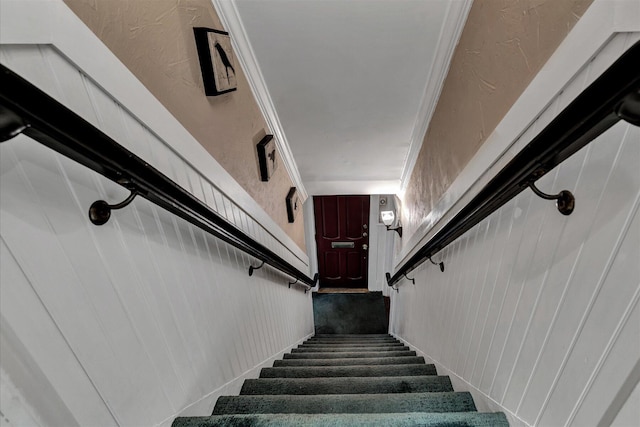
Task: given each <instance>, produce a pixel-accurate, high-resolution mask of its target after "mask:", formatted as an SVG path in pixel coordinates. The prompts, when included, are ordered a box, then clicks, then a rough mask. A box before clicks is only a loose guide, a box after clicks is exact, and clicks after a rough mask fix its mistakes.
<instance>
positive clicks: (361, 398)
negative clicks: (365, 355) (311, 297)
mask: <svg viewBox="0 0 640 427" xmlns="http://www.w3.org/2000/svg"><path fill="white" fill-rule="evenodd" d="M475 410H476V406H475V404H474V403H473V398H472V397H471V394H470V393H469V392H447V393H410V394H367V395H361V394H334V395H321V396H318V395H312V396H296V395H280V396H221V397H219V398H218V401H217V402H216V406H215V407H214V409H213V415H220V414H323V413H324V414H357V413H362V414H367V413H368V414H371V413H385V412H391V413H401V412H436V413H437V412H468V411H475Z"/></svg>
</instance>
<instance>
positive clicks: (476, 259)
mask: <svg viewBox="0 0 640 427" xmlns="http://www.w3.org/2000/svg"><path fill="white" fill-rule="evenodd" d="M630 40H632V38H631V37H627V36H626V35H625V34H621V35H619V36H618V37H616V38H615V39H613V40H612V42H611V43H609V44H608V45H607V47H606V48H605V49H603V50H602V52H601V53H600V54H599V56H600V55H603V56H605V57H606V56H609V55H620V54H621V53H622V52H623V51H624V50H625V49H626V48H628V47H629V41H630ZM598 64H599V58H598V57H596V58H594V59H593V61H592V62H591V63H590V64H588V65H587V66H586V67H585V68H584V69H583V70H582V71H581V73H580V74H579V75H578V76H577V77H576V78H575V79H574V80H573V81H572V82H571V83H570V84H569V85H568V86H567V88H566V90H565V91H564V92H563V93H562V94H560V95H559V96H558V98H556V99H555V100H553V102H551V103H550V104H549V106H548V108H547V110H546V111H545V112H544V113H543V114H542V115H541V116H540V117H539V118H538V119H537V120H536V121H535V122H533V124H532V125H531V126H530V127H529V128H528V129H526V131H525V132H524V133H523V134H522V136H521V138H524V139H525V140H530V139H531V137H533V136H535V135H536V134H537V133H538V132H539V131H540V130H541V129H542V127H543V126H544V125H545V124H546V123H548V121H549V120H550V119H552V118H553V117H554V116H555V115H556V114H557V113H558V112H559V111H561V109H562V108H564V106H566V105H567V104H568V102H569V101H570V100H571V99H572V98H573V97H574V96H575V95H576V94H577V93H579V92H580V90H582V89H583V88H584V87H585V84H586V82H589V81H592V80H593V77H594V76H593V75H592V73H594V70H599V65H598ZM600 71H601V70H599V71H598V72H600ZM639 142H640V128H638V127H634V126H632V125H629V124H627V123H624V122H621V123H618V124H617V125H615V126H614V127H613V128H611V129H609V130H608V131H607V132H606V133H604V134H603V135H601V136H600V137H599V138H598V139H597V140H596V141H594V142H593V143H591V144H589V145H588V146H587V147H585V148H584V149H582V150H581V151H579V152H578V153H576V154H575V155H574V156H573V157H571V158H570V159H568V160H567V161H565V162H564V163H562V164H561V165H560V166H558V167H557V168H556V169H555V170H553V171H552V172H550V173H549V174H547V175H546V176H544V177H543V178H542V179H541V180H539V181H538V187H539V188H540V189H541V190H542V191H545V192H547V193H557V192H559V191H560V190H563V189H569V190H571V191H572V192H573V193H574V195H575V196H576V209H575V211H574V212H573V214H572V215H571V216H567V217H565V216H563V215H561V214H560V213H558V212H557V210H556V209H555V206H554V203H553V202H549V201H546V200H542V199H540V198H538V197H536V196H535V195H533V193H532V192H531V191H525V192H523V193H521V194H519V195H518V196H517V197H515V198H514V199H513V200H511V201H510V202H509V203H507V204H506V205H504V206H503V207H502V208H501V209H500V210H498V211H497V212H495V213H494V214H493V215H491V216H489V217H488V218H486V219H485V220H484V221H482V222H481V223H480V224H478V225H477V226H476V227H474V228H473V229H472V230H470V231H469V232H467V233H466V234H465V235H463V236H462V237H460V238H459V239H457V240H456V241H455V242H454V243H452V244H451V245H450V246H449V247H447V248H446V249H445V250H444V251H442V252H441V253H439V254H437V255H436V256H435V257H434V258H435V260H436V261H440V260H441V259H442V260H444V262H445V265H446V270H445V272H444V273H441V272H440V271H439V269H438V268H437V267H435V266H432V265H431V264H429V263H424V264H423V265H422V266H421V267H419V268H418V269H417V270H416V271H415V278H416V286H411V284H410V283H407V282H406V281H405V283H402V286H401V287H400V292H399V293H398V294H396V293H395V292H394V293H392V305H393V319H392V325H391V328H392V332H393V333H394V334H396V335H397V336H399V337H401V338H402V339H404V340H406V341H407V342H408V343H410V344H411V345H413V346H415V347H416V348H417V349H419V350H420V351H422V352H423V353H424V354H425V355H426V356H427V357H429V358H431V359H432V360H434V361H435V362H436V363H437V364H438V365H439V366H440V367H442V368H443V369H445V370H447V371H450V372H451V373H452V374H453V375H454V376H456V381H457V382H458V383H459V384H460V385H462V387H464V388H467V389H470V390H471V391H473V392H474V394H475V397H476V399H477V401H479V406H480V407H483V408H485V409H490V410H505V411H506V412H507V413H508V415H509V416H510V417H511V420H512V421H513V422H514V423H519V424H527V425H541V426H543V425H544V426H561V425H574V426H583V425H595V424H597V422H598V420H604V418H603V417H605V416H606V414H607V411H608V410H609V408H614V407H617V408H619V407H621V406H622V404H623V403H624V402H625V401H626V399H627V398H628V397H629V396H628V393H627V394H624V393H619V391H620V390H621V388H622V387H623V385H624V384H625V381H627V380H628V379H629V378H630V376H631V375H633V372H634V367H636V365H637V363H638V362H639V360H640V317H639V316H640V311H639V310H640V308H638V299H640V264H639V262H638V261H639V260H640V215H638V207H639V205H640V168H639V165H640V144H639ZM636 370H637V368H636ZM620 399H624V400H622V401H619V400H620ZM616 413H617V412H616ZM616 413H613V414H611V415H610V417H611V419H610V420H609V421H611V420H613V417H615V415H616ZM606 424H607V423H605V424H603V425H606Z"/></svg>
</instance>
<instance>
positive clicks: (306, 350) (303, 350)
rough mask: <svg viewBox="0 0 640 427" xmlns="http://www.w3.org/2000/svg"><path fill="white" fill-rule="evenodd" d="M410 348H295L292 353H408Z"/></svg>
mask: <svg viewBox="0 0 640 427" xmlns="http://www.w3.org/2000/svg"><path fill="white" fill-rule="evenodd" d="M408 350H409V347H339V348H335V347H320V348H293V349H291V353H329V352H345V353H357V352H364V351H367V352H369V351H373V352H376V351H408Z"/></svg>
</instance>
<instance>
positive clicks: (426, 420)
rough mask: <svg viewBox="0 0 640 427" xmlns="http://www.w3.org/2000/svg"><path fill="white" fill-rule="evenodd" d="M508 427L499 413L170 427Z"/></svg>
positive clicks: (252, 419) (220, 418)
mask: <svg viewBox="0 0 640 427" xmlns="http://www.w3.org/2000/svg"><path fill="white" fill-rule="evenodd" d="M390 425H393V426H397V427H410V426H423V427H443V426H446V427H508V426H509V423H508V422H507V418H506V417H505V415H504V414H503V413H501V412H500V413H477V412H462V413H457V412H449V413H438V414H429V413H426V414H425V413H401V414H246V415H244V414H240V415H211V416H209V417H183V418H176V420H175V421H174V422H173V424H172V427H237V426H246V427H330V426H331V427H335V426H351V427H374V426H390Z"/></svg>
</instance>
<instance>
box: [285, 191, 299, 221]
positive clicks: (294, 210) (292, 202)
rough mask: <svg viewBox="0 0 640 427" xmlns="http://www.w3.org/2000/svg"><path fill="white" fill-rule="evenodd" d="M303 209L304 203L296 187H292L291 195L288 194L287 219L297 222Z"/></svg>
mask: <svg viewBox="0 0 640 427" xmlns="http://www.w3.org/2000/svg"><path fill="white" fill-rule="evenodd" d="M301 209H302V203H301V202H300V196H299V195H298V192H297V191H296V187H291V189H290V190H289V194H287V217H288V220H289V222H295V220H296V216H297V215H298V212H299V211H300V210H301Z"/></svg>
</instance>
